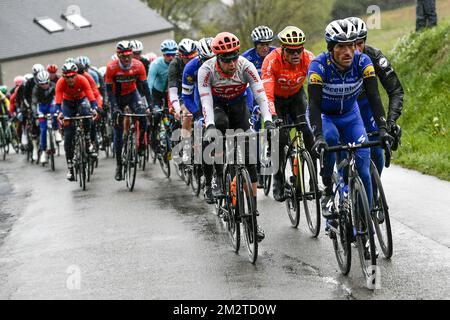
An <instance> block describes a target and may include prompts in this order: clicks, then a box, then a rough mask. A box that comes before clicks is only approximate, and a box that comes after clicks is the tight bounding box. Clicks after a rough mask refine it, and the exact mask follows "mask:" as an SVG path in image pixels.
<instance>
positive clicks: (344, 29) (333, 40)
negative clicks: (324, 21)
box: [325, 19, 358, 51]
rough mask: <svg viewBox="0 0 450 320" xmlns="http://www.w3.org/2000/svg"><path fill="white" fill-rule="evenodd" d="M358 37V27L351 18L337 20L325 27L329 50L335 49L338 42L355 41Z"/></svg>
mask: <svg viewBox="0 0 450 320" xmlns="http://www.w3.org/2000/svg"><path fill="white" fill-rule="evenodd" d="M357 38H358V33H357V32H356V27H355V25H354V24H353V23H351V22H350V21H349V20H345V19H342V20H335V21H333V22H330V24H328V26H327V27H326V28H325V41H326V42H327V45H328V50H329V51H331V50H333V48H334V46H335V45H336V44H337V43H345V42H354V41H356V39H357Z"/></svg>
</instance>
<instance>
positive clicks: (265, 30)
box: [242, 26, 275, 188]
mask: <svg viewBox="0 0 450 320" xmlns="http://www.w3.org/2000/svg"><path fill="white" fill-rule="evenodd" d="M251 37H252V41H253V44H254V48H251V49H248V50H247V51H245V52H244V53H243V54H242V56H243V57H244V58H247V60H248V61H250V62H252V63H253V64H254V65H255V67H256V70H258V74H259V76H260V77H261V68H262V65H263V61H264V58H265V57H266V56H267V55H268V54H269V53H270V52H272V51H273V50H275V47H273V46H271V45H270V43H271V42H272V40H273V31H272V29H270V28H269V27H266V26H258V27H256V28H255V29H253V31H252V33H251ZM252 104H254V106H253V105H252V107H251V108H250V111H251V115H252V120H253V127H254V129H255V130H256V131H259V130H260V129H261V119H260V116H259V107H258V105H257V104H256V103H255V102H252ZM258 150H259V141H258ZM258 154H259V152H258ZM257 169H258V172H260V163H259V161H258V165H257ZM263 187H264V181H263V176H262V175H260V174H258V188H263Z"/></svg>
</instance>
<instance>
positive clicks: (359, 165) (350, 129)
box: [341, 108, 372, 208]
mask: <svg viewBox="0 0 450 320" xmlns="http://www.w3.org/2000/svg"><path fill="white" fill-rule="evenodd" d="M341 124H342V126H341V128H342V129H341V130H342V140H343V142H344V143H345V144H348V143H363V142H367V141H368V138H367V133H366V129H365V128H364V123H363V121H362V119H361V116H360V113H359V109H358V108H355V109H354V110H353V111H351V112H349V113H348V114H347V115H346V116H345V118H344V119H343V122H342V123H341ZM355 158H356V159H355V164H356V169H357V170H358V174H359V176H360V178H361V180H362V182H363V184H364V187H365V189H366V193H367V199H368V200H369V208H371V207H372V197H371V196H369V195H371V194H372V180H371V178H370V149H369V148H364V149H358V150H356V153H355Z"/></svg>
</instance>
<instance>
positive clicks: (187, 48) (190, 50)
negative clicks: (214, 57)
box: [178, 38, 197, 58]
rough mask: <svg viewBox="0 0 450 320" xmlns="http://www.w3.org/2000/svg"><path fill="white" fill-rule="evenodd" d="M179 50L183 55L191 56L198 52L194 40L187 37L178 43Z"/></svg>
mask: <svg viewBox="0 0 450 320" xmlns="http://www.w3.org/2000/svg"><path fill="white" fill-rule="evenodd" d="M178 52H179V53H180V54H181V55H182V56H185V57H189V58H191V57H192V56H195V55H196V54H197V45H196V43H195V41H194V40H192V39H188V38H185V39H183V40H181V41H180V43H178Z"/></svg>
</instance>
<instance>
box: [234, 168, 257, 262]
mask: <svg viewBox="0 0 450 320" xmlns="http://www.w3.org/2000/svg"><path fill="white" fill-rule="evenodd" d="M238 174H240V177H237V179H236V196H237V202H238V210H239V216H240V217H241V220H242V226H243V231H244V236H245V242H246V244H247V251H248V258H249V260H250V262H251V263H253V264H254V263H255V262H256V259H257V258H258V241H257V236H256V234H257V226H258V222H257V218H256V203H255V198H254V196H253V188H252V182H251V180H250V175H249V174H248V171H247V170H246V169H240V173H238Z"/></svg>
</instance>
